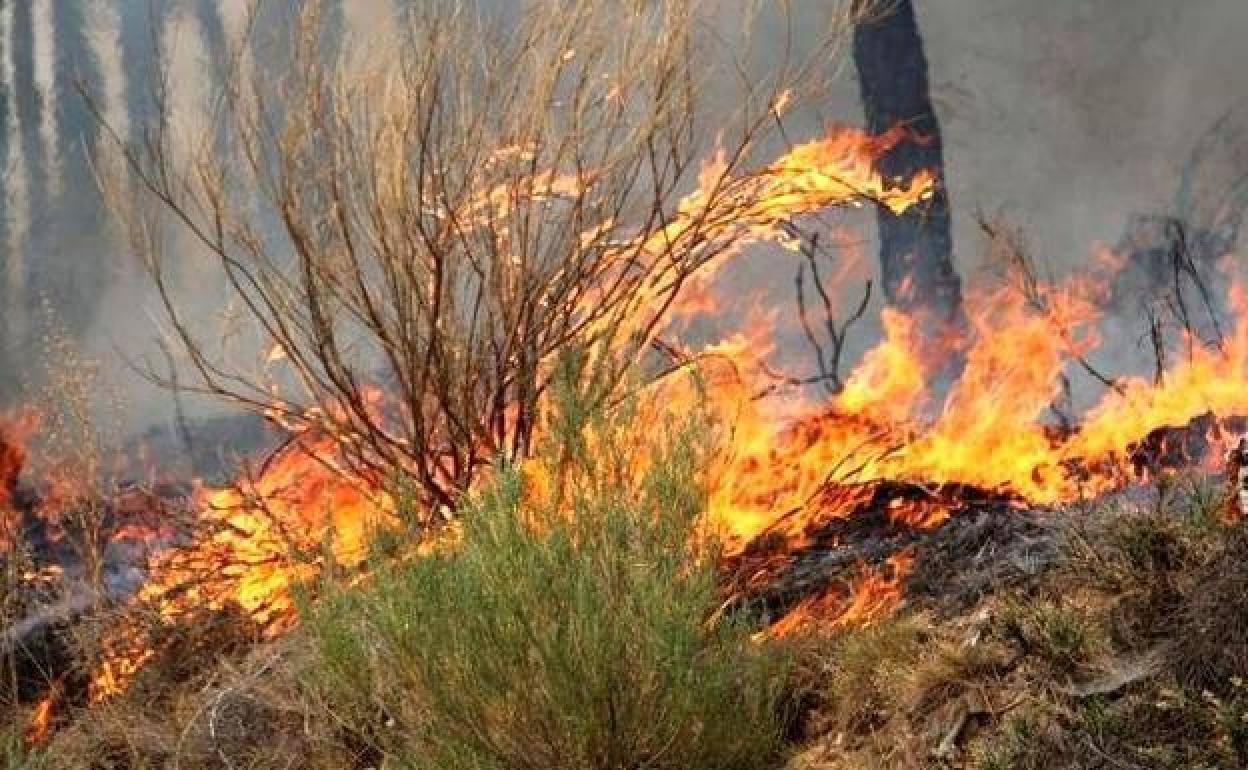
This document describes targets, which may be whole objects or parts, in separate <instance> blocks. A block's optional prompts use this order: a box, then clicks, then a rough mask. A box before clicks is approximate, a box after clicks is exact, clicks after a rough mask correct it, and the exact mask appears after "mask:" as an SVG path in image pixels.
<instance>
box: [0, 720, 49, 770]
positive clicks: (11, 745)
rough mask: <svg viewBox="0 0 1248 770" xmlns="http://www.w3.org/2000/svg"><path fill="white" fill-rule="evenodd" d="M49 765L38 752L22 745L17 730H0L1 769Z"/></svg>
mask: <svg viewBox="0 0 1248 770" xmlns="http://www.w3.org/2000/svg"><path fill="white" fill-rule="evenodd" d="M45 767H49V765H48V764H47V763H46V762H44V760H43V758H42V757H41V756H39V754H37V753H35V752H32V751H28V750H27V749H26V748H25V747H24V746H23V745H22V737H21V735H20V734H19V733H18V732H8V731H5V730H0V768H3V770H42V768H45Z"/></svg>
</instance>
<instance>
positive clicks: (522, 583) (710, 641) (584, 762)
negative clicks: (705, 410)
mask: <svg viewBox="0 0 1248 770" xmlns="http://www.w3.org/2000/svg"><path fill="white" fill-rule="evenodd" d="M572 414H575V413H574V412H573V413H572ZM618 419H622V420H624V421H626V422H633V423H638V424H647V425H649V424H651V423H650V422H649V421H648V420H641V419H639V417H638V416H637V415H631V416H625V417H622V418H617V420H618ZM561 422H562V427H561V428H560V429H559V430H558V435H559V439H558V440H555V441H552V442H551V443H550V444H549V445H548V446H546V447H545V448H544V449H543V450H542V452H541V455H540V457H539V458H538V459H537V460H536V461H532V462H530V463H528V464H526V466H525V467H524V468H523V469H517V468H504V469H503V470H502V471H501V472H500V474H499V477H498V478H497V480H495V481H494V482H493V483H492V484H491V485H490V486H489V488H488V489H486V490H485V491H483V492H482V493H481V494H479V495H478V496H476V497H475V499H474V500H473V501H472V502H471V503H470V504H469V505H468V506H467V509H466V511H465V515H464V521H465V531H464V538H463V542H462V545H461V546H459V547H458V548H457V549H456V550H455V551H454V552H453V553H447V554H443V555H439V556H434V557H428V558H419V559H416V560H415V561H412V562H410V563H407V564H403V565H400V566H395V567H393V568H389V569H383V570H382V571H381V572H380V573H379V574H378V575H377V577H376V581H375V583H372V584H370V585H369V586H367V587H365V588H360V589H356V590H350V591H346V592H342V593H339V594H338V595H337V596H336V597H334V598H333V599H332V600H330V601H327V602H325V603H324V604H323V605H321V606H318V607H317V608H316V609H315V611H314V613H313V615H314V617H313V619H312V622H311V623H310V627H311V629H312V633H313V635H314V637H315V639H316V641H317V643H318V645H319V649H320V652H321V663H320V666H319V668H318V670H317V671H316V675H315V676H314V677H310V678H313V679H316V680H318V681H320V680H323V682H324V686H325V687H326V688H328V690H329V692H330V694H329V695H328V696H327V697H328V699H329V700H331V701H332V702H335V703H338V704H354V706H353V708H350V709H348V708H345V707H344V708H342V713H344V714H345V719H346V722H347V724H348V725H349V726H350V728H351V729H352V730H354V731H356V732H358V733H360V734H362V735H366V736H368V737H369V739H370V740H371V741H372V742H374V743H375V744H377V745H378V746H379V747H381V748H382V749H383V750H384V751H385V752H386V753H387V754H389V755H392V756H394V757H396V758H398V759H401V760H402V762H404V763H406V766H413V767H429V768H484V767H497V768H511V767H542V768H619V767H642V766H644V767H653V768H702V767H706V768H711V767H714V768H753V767H759V766H760V763H764V762H765V761H766V760H767V759H768V758H769V757H773V756H774V755H775V754H776V752H777V751H778V750H779V747H780V745H781V736H782V729H781V728H782V725H781V720H780V718H779V717H780V706H779V704H780V702H781V695H782V692H781V690H782V685H783V678H784V677H783V659H784V657H785V656H784V655H783V654H782V653H779V652H777V651H776V648H774V647H771V646H758V645H756V644H754V643H753V642H752V641H751V639H750V629H749V628H747V627H745V626H744V625H743V624H742V623H741V622H740V621H734V620H729V619H725V618H723V617H717V616H716V614H715V612H714V611H715V608H716V606H717V603H718V602H717V591H716V580H715V562H714V558H713V556H714V554H713V552H712V547H711V546H710V545H709V544H708V543H707V542H699V543H695V544H691V543H690V532H691V530H692V528H693V527H694V524H695V522H696V521H697V519H698V517H699V516H700V514H701V513H702V512H703V509H704V504H705V492H704V490H703V489H702V487H701V485H700V483H699V480H698V477H699V473H700V467H701V462H702V459H703V455H704V452H702V451H701V449H700V442H699V441H698V440H697V438H696V433H695V432H693V431H694V429H692V428H685V429H673V430H672V431H671V432H668V431H654V434H655V435H652V436H648V437H646V438H645V439H644V441H641V442H640V443H631V444H630V443H629V442H626V441H623V440H622V438H621V437H622V433H621V431H620V429H619V428H618V427H617V426H616V425H614V424H613V423H614V422H615V421H611V422H605V421H603V420H601V419H596V418H588V419H585V418H582V417H576V418H575V419H572V420H571V421H561ZM591 447H592V451H587V449H589V448H591ZM639 466H640V468H641V470H640V471H638V467H639Z"/></svg>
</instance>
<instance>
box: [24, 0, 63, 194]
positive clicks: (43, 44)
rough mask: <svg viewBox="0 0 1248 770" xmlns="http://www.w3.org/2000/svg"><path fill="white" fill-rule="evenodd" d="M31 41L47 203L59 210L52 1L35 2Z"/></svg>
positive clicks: (57, 90)
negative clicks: (57, 206) (57, 207)
mask: <svg viewBox="0 0 1248 770" xmlns="http://www.w3.org/2000/svg"><path fill="white" fill-rule="evenodd" d="M31 39H32V42H33V44H34V77H35V90H36V91H37V92H38V93H39V117H40V120H39V139H40V144H41V145H42V153H43V158H42V161H43V166H42V168H43V176H44V180H45V181H44V184H45V185H46V189H47V203H48V205H49V207H52V206H55V205H56V204H57V202H58V200H59V199H60V197H61V190H62V188H63V184H64V176H63V173H62V172H63V166H64V164H63V163H62V162H61V152H62V147H61V142H60V122H59V115H58V108H59V105H58V101H59V98H60V86H59V84H58V83H57V79H56V71H57V66H56V65H57V53H56V22H55V19H54V17H53V8H52V0H35V1H34V3H33V4H32V5H31Z"/></svg>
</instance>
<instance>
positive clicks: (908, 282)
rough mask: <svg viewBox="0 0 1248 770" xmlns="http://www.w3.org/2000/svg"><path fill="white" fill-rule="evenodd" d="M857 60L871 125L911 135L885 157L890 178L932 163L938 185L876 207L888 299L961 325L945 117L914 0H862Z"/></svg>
mask: <svg viewBox="0 0 1248 770" xmlns="http://www.w3.org/2000/svg"><path fill="white" fill-rule="evenodd" d="M856 5H857V10H858V11H859V14H860V15H859V19H858V22H857V23H856V24H855V26H854V64H855V65H856V67H857V70H858V85H859V91H860V94H861V97H862V107H863V112H864V114H865V116H866V123H867V129H868V130H869V131H870V132H871V133H873V134H882V133H884V132H885V131H887V130H889V129H890V128H893V127H894V126H896V125H897V124H899V123H902V124H905V125H907V126H908V127H909V128H910V130H911V131H912V132H913V134H914V138H913V140H911V141H906V142H902V143H901V144H899V145H898V146H897V147H896V148H895V149H894V150H893V151H892V152H890V153H888V154H887V155H886V156H884V157H883V158H881V159H880V161H879V169H880V172H881V173H882V174H883V175H884V176H885V178H886V179H887V178H895V177H901V178H907V179H908V178H910V177H911V176H913V175H914V174H915V173H917V172H919V171H921V170H923V169H930V170H931V171H932V172H933V173H935V175H936V188H935V192H934V194H933V195H932V197H931V199H930V200H929V201H928V202H927V203H926V204H925V205H923V206H919V207H915V208H911V209H909V210H908V211H906V212H905V213H904V214H901V215H896V214H893V213H892V212H891V211H889V210H888V209H886V208H884V207H880V208H879V214H878V216H879V237H880V268H881V274H882V278H883V288H884V293H885V297H886V299H887V300H888V302H889V304H891V305H893V306H895V307H899V308H901V309H903V310H917V311H922V312H924V313H930V314H931V317H932V320H934V321H945V322H949V323H955V324H956V323H960V322H961V320H962V288H961V282H960V280H959V279H958V274H957V271H956V270H955V269H954V266H953V236H952V233H951V230H950V219H949V197H948V194H947V193H946V188H945V166H944V157H943V152H942V146H941V138H940V123H939V122H938V121H937V119H936V113H935V112H934V111H933V110H932V101H931V96H930V94H929V92H928V81H927V58H926V57H925V56H924V53H923V41H922V38H921V37H920V35H919V28H918V23H917V21H916V20H915V14H914V6H913V5H912V3H911V0H896V1H895V2H883V3H881V2H878V0H859V2H858V3H857V4H856Z"/></svg>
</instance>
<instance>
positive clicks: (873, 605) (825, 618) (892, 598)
mask: <svg viewBox="0 0 1248 770" xmlns="http://www.w3.org/2000/svg"><path fill="white" fill-rule="evenodd" d="M913 563H914V555H913V554H911V553H909V552H905V551H903V552H901V553H897V554H894V555H892V556H890V557H889V558H888V560H887V561H886V562H885V564H884V566H883V567H882V568H881V569H878V570H877V569H872V568H870V567H864V568H863V569H862V574H861V576H860V577H859V578H858V580H857V582H855V583H854V584H853V585H852V586H850V587H849V589H848V596H846V595H845V594H844V593H842V592H841V591H839V590H834V589H830V590H828V591H825V592H824V593H822V594H819V595H816V596H814V597H811V598H809V599H805V600H803V601H802V602H801V603H800V604H798V605H797V606H796V607H794V608H793V609H792V610H790V611H789V612H788V613H787V614H786V615H785V616H784V617H783V618H781V619H780V620H779V621H777V622H776V623H773V624H772V626H771V627H770V628H769V629H768V633H769V634H770V635H771V636H774V637H785V636H791V635H793V634H794V633H796V632H798V631H800V630H803V629H807V628H810V627H812V626H820V625H823V624H827V623H830V625H831V626H833V627H845V626H864V625H869V624H870V623H873V622H875V621H877V620H879V619H880V618H882V617H886V616H887V615H889V614H890V613H892V612H893V611H894V610H895V609H896V608H897V605H898V604H900V603H901V600H902V594H903V588H904V582H905V578H906V575H908V574H909V572H910V568H911V566H912V565H913Z"/></svg>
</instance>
